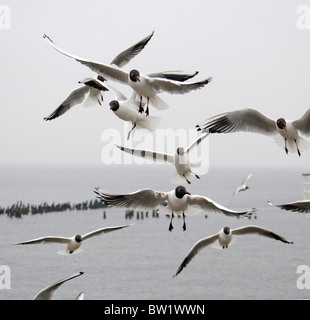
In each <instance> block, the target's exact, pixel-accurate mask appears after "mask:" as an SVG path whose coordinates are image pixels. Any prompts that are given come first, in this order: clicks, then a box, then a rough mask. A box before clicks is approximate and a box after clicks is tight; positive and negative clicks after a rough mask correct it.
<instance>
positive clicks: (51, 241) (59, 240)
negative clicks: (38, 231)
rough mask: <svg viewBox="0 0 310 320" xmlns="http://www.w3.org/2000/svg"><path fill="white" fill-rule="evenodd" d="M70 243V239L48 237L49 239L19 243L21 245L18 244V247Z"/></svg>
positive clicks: (43, 238)
mask: <svg viewBox="0 0 310 320" xmlns="http://www.w3.org/2000/svg"><path fill="white" fill-rule="evenodd" d="M69 242H70V238H64V237H54V236H48V237H42V238H37V239H32V240H28V241H23V242H19V243H16V245H19V244H38V243H69Z"/></svg>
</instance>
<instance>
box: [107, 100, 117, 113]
mask: <svg viewBox="0 0 310 320" xmlns="http://www.w3.org/2000/svg"><path fill="white" fill-rule="evenodd" d="M109 105H110V109H111V110H112V111H114V112H115V111H117V110H118V108H119V102H118V101H117V100H112V101H111V102H110V104H109Z"/></svg>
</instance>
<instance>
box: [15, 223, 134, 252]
mask: <svg viewBox="0 0 310 320" xmlns="http://www.w3.org/2000/svg"><path fill="white" fill-rule="evenodd" d="M129 226H131V225H123V226H115V227H105V228H100V229H97V230H94V231H91V232H89V233H86V234H84V235H82V236H81V235H79V234H77V235H75V236H73V237H70V238H66V237H58V236H47V237H41V238H37V239H32V240H28V241H23V242H19V243H16V245H22V244H23V245H24V244H40V243H63V244H67V247H66V249H65V250H61V251H58V254H62V255H69V254H73V253H79V252H81V251H82V250H81V248H80V246H81V245H82V242H83V241H85V240H87V239H89V238H91V237H94V236H99V235H101V234H103V233H108V232H111V231H115V230H119V229H123V228H127V227H129ZM78 249H79V250H78Z"/></svg>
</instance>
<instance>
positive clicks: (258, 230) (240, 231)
mask: <svg viewBox="0 0 310 320" xmlns="http://www.w3.org/2000/svg"><path fill="white" fill-rule="evenodd" d="M231 232H232V234H233V235H244V234H253V233H254V234H259V235H261V236H264V237H268V238H271V239H275V240H279V241H282V242H284V243H293V242H292V241H289V240H286V239H285V238H283V237H281V236H280V235H278V234H276V233H274V232H272V231H270V230H267V229H264V228H261V227H257V226H252V225H250V226H245V227H241V228H236V229H231Z"/></svg>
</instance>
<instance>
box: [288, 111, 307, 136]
mask: <svg viewBox="0 0 310 320" xmlns="http://www.w3.org/2000/svg"><path fill="white" fill-rule="evenodd" d="M292 124H293V125H294V127H295V128H296V129H298V130H299V131H300V132H301V133H303V134H304V135H306V136H309V135H310V109H308V110H307V111H306V113H305V114H304V115H303V116H302V117H301V118H300V119H298V120H295V121H293V122H292Z"/></svg>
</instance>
